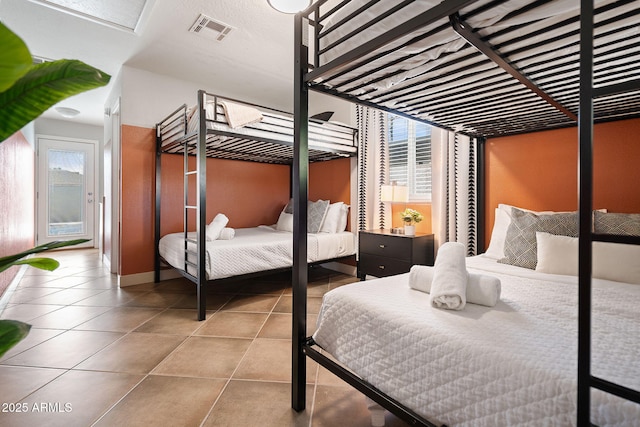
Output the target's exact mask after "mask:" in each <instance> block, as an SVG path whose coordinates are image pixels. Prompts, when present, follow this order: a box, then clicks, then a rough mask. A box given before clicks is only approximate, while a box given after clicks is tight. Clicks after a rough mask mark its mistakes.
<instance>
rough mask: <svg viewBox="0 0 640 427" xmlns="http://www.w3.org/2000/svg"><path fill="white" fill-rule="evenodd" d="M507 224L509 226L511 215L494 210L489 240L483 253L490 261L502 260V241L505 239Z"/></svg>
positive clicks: (503, 211)
mask: <svg viewBox="0 0 640 427" xmlns="http://www.w3.org/2000/svg"><path fill="white" fill-rule="evenodd" d="M509 224H511V215H510V214H509V213H507V211H505V210H504V209H499V208H496V211H495V220H494V222H493V231H491V240H490V241H489V247H488V248H487V251H486V252H485V253H484V255H485V256H486V257H489V258H492V259H502V258H504V239H505V238H506V237H507V229H508V228H509Z"/></svg>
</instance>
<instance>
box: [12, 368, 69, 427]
mask: <svg viewBox="0 0 640 427" xmlns="http://www.w3.org/2000/svg"><path fill="white" fill-rule="evenodd" d="M65 372H67V371H66V370H64V369H48V368H31V367H25V366H2V365H0V396H2V397H1V398H0V402H1V403H2V404H8V403H17V402H19V401H21V400H22V399H24V398H25V397H27V396H28V395H30V394H31V393H33V392H34V391H36V390H38V389H39V388H40V387H42V386H44V385H45V384H47V383H48V382H50V381H52V380H53V379H55V378H57V377H59V376H60V375H62V374H64V373H65ZM1 419H2V411H1V410H0V420H1ZM0 423H1V422H0Z"/></svg>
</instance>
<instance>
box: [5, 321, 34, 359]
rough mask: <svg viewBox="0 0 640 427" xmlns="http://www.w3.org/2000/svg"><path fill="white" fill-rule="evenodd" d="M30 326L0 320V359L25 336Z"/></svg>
mask: <svg viewBox="0 0 640 427" xmlns="http://www.w3.org/2000/svg"><path fill="white" fill-rule="evenodd" d="M30 329H31V325H28V324H26V323H23V322H19V321H17V320H0V357H2V355H4V354H5V353H6V352H7V351H8V350H9V349H10V348H11V347H13V346H14V345H16V344H18V343H19V342H20V341H21V340H22V339H23V338H24V337H26V336H27V334H28V333H29V330H30Z"/></svg>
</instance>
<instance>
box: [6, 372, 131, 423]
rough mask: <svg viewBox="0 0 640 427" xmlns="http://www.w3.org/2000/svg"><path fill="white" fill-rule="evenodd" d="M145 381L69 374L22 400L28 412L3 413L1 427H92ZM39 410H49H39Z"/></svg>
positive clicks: (125, 376)
mask: <svg viewBox="0 0 640 427" xmlns="http://www.w3.org/2000/svg"><path fill="white" fill-rule="evenodd" d="M142 378H143V377H142V376H140V375H131V374H121V373H112V372H90V371H68V372H67V373H65V374H63V375H61V376H59V377H58V378H56V379H55V380H53V381H51V382H50V383H48V384H47V385H46V386H44V387H43V388H41V389H39V390H38V391H36V392H35V393H33V394H31V395H30V396H28V397H27V398H26V399H24V400H23V402H24V403H26V404H27V405H28V407H29V409H30V410H29V412H27V413H12V414H6V413H5V414H2V413H0V425H2V426H3V427H25V426H47V427H71V426H73V427H75V426H90V425H92V423H93V422H94V421H95V420H97V419H98V418H99V417H100V416H101V415H102V414H103V413H104V412H105V411H107V410H108V409H109V408H110V407H111V406H113V405H114V404H115V403H116V402H117V401H118V400H119V399H120V398H121V397H122V396H123V395H125V394H126V393H127V392H128V391H129V390H131V389H132V388H133V387H134V386H135V385H136V384H137V383H139V382H140V380H141V379H142ZM43 404H44V405H45V406H44V407H42V406H41V405H43ZM46 405H49V406H50V407H49V408H47V406H46ZM36 408H42V409H50V410H44V411H43V410H40V411H36V410H35V409H36ZM113 425H118V424H113ZM119 425H125V424H119Z"/></svg>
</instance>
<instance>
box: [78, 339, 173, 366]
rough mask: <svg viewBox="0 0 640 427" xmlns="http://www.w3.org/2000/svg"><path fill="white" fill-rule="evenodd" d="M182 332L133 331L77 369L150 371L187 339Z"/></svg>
mask: <svg viewBox="0 0 640 427" xmlns="http://www.w3.org/2000/svg"><path fill="white" fill-rule="evenodd" d="M184 339H185V338H184V337H181V336H179V335H157V334H141V333H136V332H133V333H130V334H128V335H125V336H124V337H122V338H121V339H119V340H118V341H116V342H114V343H113V344H111V345H109V346H108V347H105V348H104V349H103V350H101V351H100V352H98V353H96V354H94V355H93V356H91V357H89V358H88V359H87V360H85V361H84V362H82V363H80V364H79V365H77V366H76V367H75V368H74V369H82V370H89V371H109V372H127V373H130V374H147V373H149V372H151V370H152V369H153V368H155V367H156V365H157V364H158V363H160V362H162V360H163V359H164V358H165V357H167V355H168V354H169V353H171V352H172V351H173V350H175V349H176V347H178V345H180V343H181V342H182V341H184Z"/></svg>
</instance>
